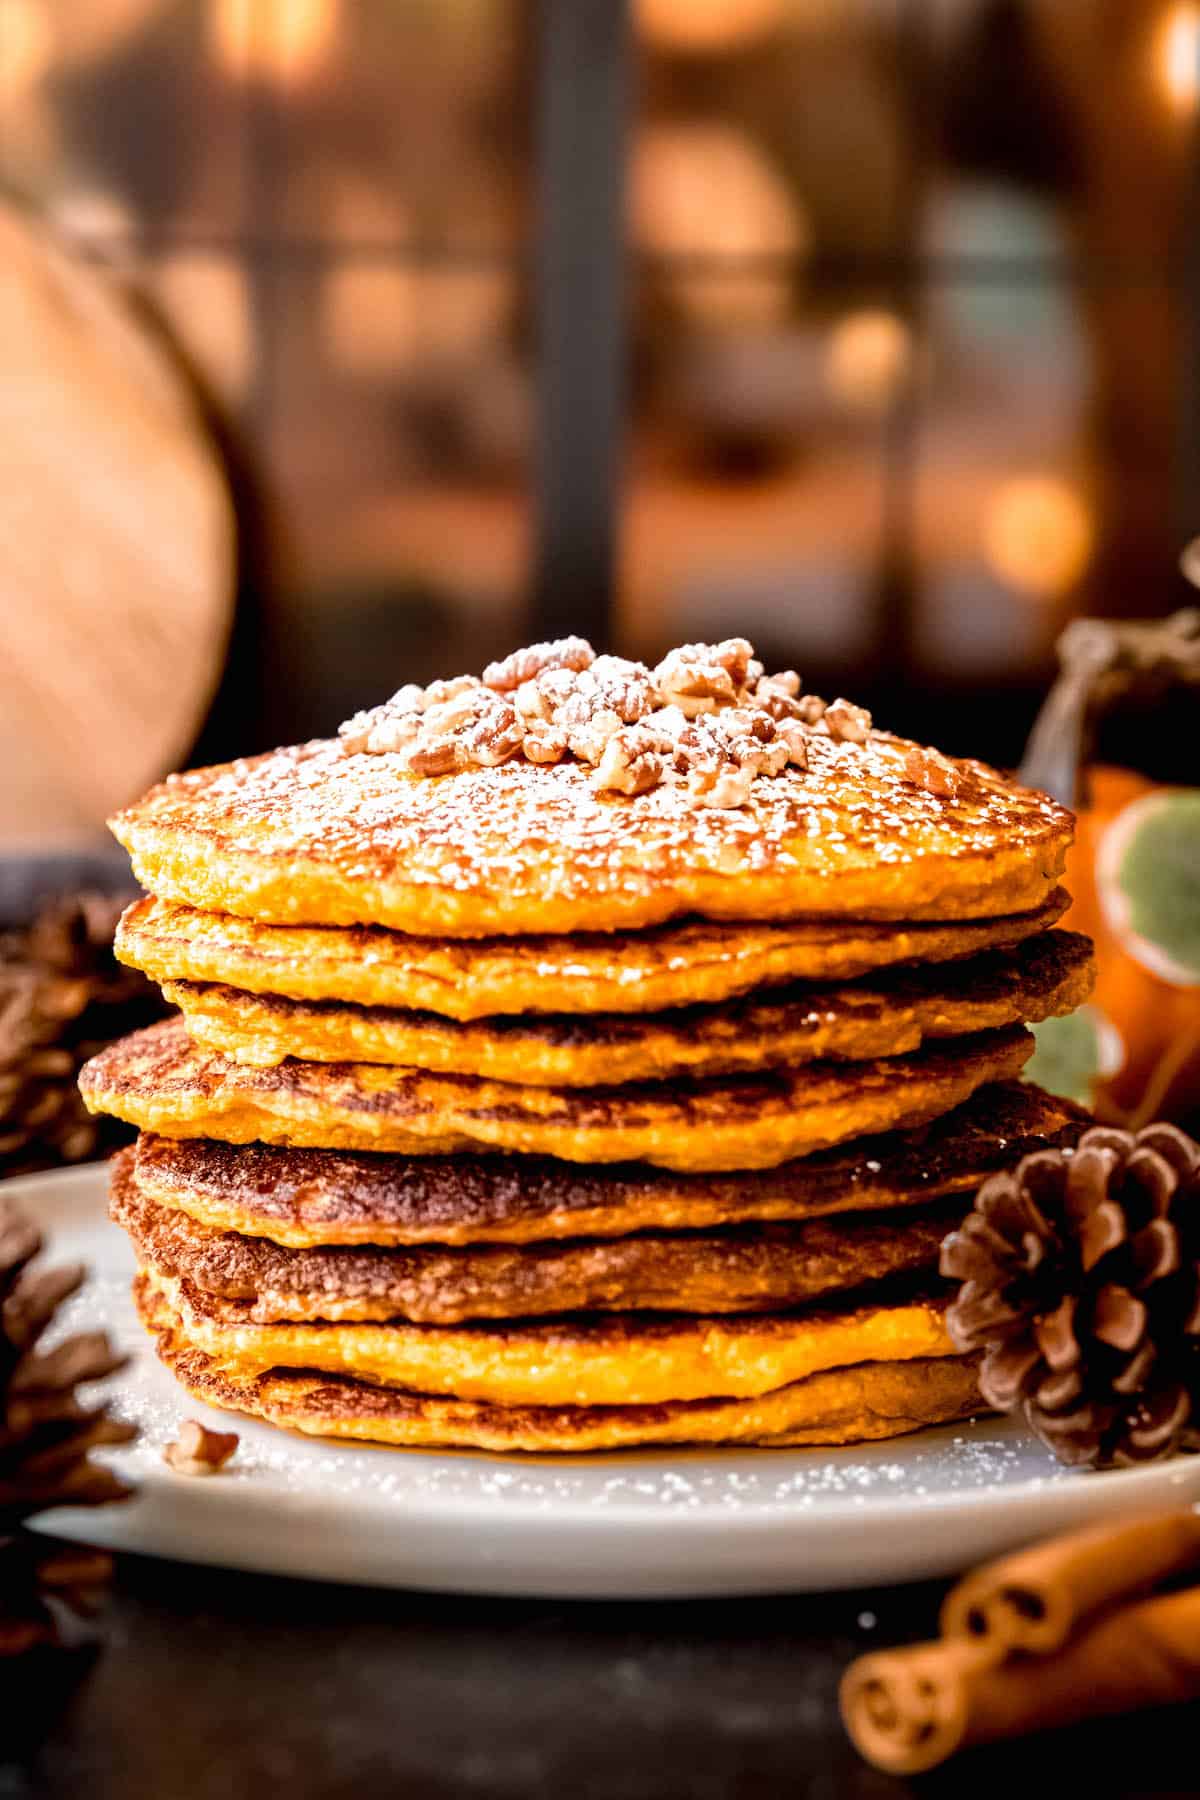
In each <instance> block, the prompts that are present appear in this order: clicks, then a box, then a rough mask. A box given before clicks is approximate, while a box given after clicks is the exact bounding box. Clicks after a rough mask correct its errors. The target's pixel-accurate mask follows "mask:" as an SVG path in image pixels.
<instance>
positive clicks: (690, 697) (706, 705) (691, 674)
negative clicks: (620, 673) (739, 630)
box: [654, 638, 750, 719]
mask: <svg viewBox="0 0 1200 1800" xmlns="http://www.w3.org/2000/svg"><path fill="white" fill-rule="evenodd" d="M743 648H744V650H745V655H744V656H742V655H741V651H742V649H743ZM749 660H750V646H749V644H747V643H746V640H745V638H730V639H729V640H728V641H727V643H725V644H681V645H680V646H679V648H678V650H672V651H670V652H669V653H668V654H667V655H666V656H664V657H663V660H662V661H661V662H660V663H659V665H658V667H657V668H656V669H655V671H654V681H655V685H656V686H657V687H658V690H659V692H660V693H661V695H662V697H663V699H664V701H665V702H666V703H667V705H669V706H677V707H678V708H679V710H680V711H681V712H682V713H685V714H686V715H687V717H688V718H689V719H693V718H696V717H697V716H698V715H699V714H700V713H710V712H716V710H717V708H718V707H719V706H732V705H733V703H734V701H735V700H736V699H737V697H738V696H737V690H738V687H739V686H740V679H739V680H738V681H735V680H734V675H735V673H736V674H737V675H738V676H739V677H740V678H744V676H745V673H746V665H747V664H748V662H749Z"/></svg>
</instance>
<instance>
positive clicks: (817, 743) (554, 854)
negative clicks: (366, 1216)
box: [118, 732, 1068, 895]
mask: <svg viewBox="0 0 1200 1800" xmlns="http://www.w3.org/2000/svg"><path fill="white" fill-rule="evenodd" d="M910 748H911V746H909V745H907V744H906V743H904V742H903V741H902V740H899V739H894V738H890V737H888V736H886V735H885V734H883V733H878V732H875V733H872V734H871V736H870V738H869V739H868V740H867V742H866V743H865V744H861V745H859V744H843V743H837V742H835V741H834V740H833V739H830V738H821V737H815V736H814V738H813V740H812V746H811V751H810V757H809V767H808V769H807V770H805V771H800V770H797V769H789V770H787V771H785V772H784V773H782V774H779V775H777V776H775V777H773V778H772V779H770V780H765V781H759V782H756V783H755V784H754V787H753V790H752V793H751V796H750V799H749V801H748V803H747V804H746V805H745V806H744V807H742V808H740V809H729V810H725V809H720V808H716V809H714V808H710V807H706V806H702V805H699V804H697V803H696V801H695V799H694V798H692V797H690V796H689V794H688V792H687V790H686V788H683V787H678V786H674V785H666V786H661V787H656V788H653V789H651V790H650V791H649V792H647V793H642V794H634V795H626V794H616V795H612V794H604V793H597V792H596V791H595V790H594V789H593V787H592V785H591V781H590V776H589V773H588V771H587V770H586V769H584V768H583V767H581V766H580V765H578V764H575V763H564V764H560V765H558V766H556V767H539V766H535V765H533V764H530V763H527V762H523V761H522V762H510V763H506V764H503V765H502V766H500V767H496V768H470V769H465V770H462V771H460V772H459V773H457V774H454V775H447V776H444V777H440V778H428V777H420V776H413V775H411V774H409V773H408V772H407V771H406V770H405V769H404V767H403V766H402V764H401V762H400V760H399V758H398V757H397V756H393V755H388V754H383V755H378V756H357V757H354V756H346V755H345V754H344V752H343V750H342V748H341V746H340V745H339V744H337V743H315V744H310V745H303V746H299V747H298V748H295V749H290V750H279V751H275V752H274V753H272V754H271V755H269V756H264V757H258V758H253V759H251V760H249V761H239V762H236V763H232V764H229V765H226V766H225V767H223V768H220V769H215V770H194V771H192V772H190V773H188V774H185V775H179V776H175V777H172V778H171V779H170V780H169V781H167V782H165V783H163V784H162V785H161V786H160V787H159V788H157V789H155V790H153V791H152V793H151V794H150V795H148V796H147V798H146V799H145V800H144V801H142V802H141V803H140V804H139V805H138V806H136V807H134V808H131V809H130V810H129V811H128V812H127V813H125V814H124V815H122V817H121V819H120V820H119V821H118V826H119V829H120V830H121V835H122V836H127V832H126V827H128V831H129V833H132V834H134V835H136V834H137V833H138V832H139V831H140V830H141V829H142V828H144V827H146V826H148V825H150V824H153V826H154V828H155V829H156V830H158V831H163V830H172V831H174V830H183V831H192V830H196V829H198V830H200V831H201V832H204V833H210V832H212V833H216V834H218V835H219V837H220V839H221V841H222V843H223V845H224V846H225V848H226V850H227V851H233V852H241V853H243V854H253V855H255V856H263V855H268V854H269V855H270V857H271V858H272V859H275V858H280V857H290V856H295V855H298V854H303V855H305V856H308V857H312V858H315V859H318V860H319V861H320V862H321V863H323V864H329V865H333V866H335V867H336V868H337V869H338V871H339V872H340V874H341V875H342V876H344V877H351V878H359V879H362V880H363V881H369V880H371V879H377V878H380V877H382V876H386V875H387V874H388V873H389V872H390V871H392V870H394V869H396V868H397V867H398V866H401V865H402V866H403V871H404V878H405V880H406V882H408V883H411V884H413V885H419V884H422V883H436V884H437V885H438V886H439V887H442V888H447V887H448V888H453V889H459V890H461V891H470V890H474V889H476V888H478V887H481V886H486V887H487V888H489V889H491V890H496V889H505V890H507V891H509V892H510V893H512V894H516V895H519V894H522V893H526V892H531V891H538V890H540V889H541V888H543V887H545V886H549V887H552V888H553V890H554V891H555V892H558V893H560V894H571V893H574V892H579V891H586V892H604V891H614V890H619V889H620V888H621V887H622V885H623V884H630V885H632V886H633V887H635V888H640V887H641V886H644V884H645V882H646V880H647V877H648V876H651V877H653V878H655V879H658V880H660V881H669V880H671V879H672V878H673V877H675V876H677V875H679V874H681V873H686V872H689V871H690V872H693V873H696V872H699V873H707V874H716V875H723V874H729V875H738V874H741V875H745V874H748V873H754V872H761V871H767V870H771V871H774V872H777V873H782V874H786V873H788V872H791V871H797V872H803V873H805V874H807V875H813V876H817V875H820V876H829V877H833V876H836V875H837V874H838V873H840V872H843V871H844V870H846V869H848V868H849V869H856V868H857V869H864V868H878V867H880V866H884V867H895V866H900V865H904V864H906V863H909V862H912V861H913V860H915V859H916V858H918V857H922V856H927V855H942V856H954V857H967V856H972V855H981V856H986V855H990V854H993V853H995V852H997V851H999V850H1001V849H1005V850H1009V851H1011V850H1014V849H1017V850H1020V849H1021V848H1023V847H1028V846H1032V845H1035V844H1044V843H1048V842H1050V841H1051V840H1052V839H1054V838H1055V837H1057V836H1060V835H1061V834H1062V833H1063V832H1064V831H1065V829H1066V826H1067V820H1068V815H1067V814H1066V813H1065V812H1064V811H1063V809H1062V808H1060V807H1058V806H1057V805H1056V804H1055V803H1054V802H1053V801H1051V800H1049V799H1047V798H1045V797H1044V796H1041V795H1035V794H1032V793H1030V792H1028V791H1027V790H1025V789H1021V788H1017V787H1014V786H1013V785H1012V784H1011V783H1010V782H1007V781H1006V780H1004V778H1003V777H1001V776H999V775H998V774H996V772H995V771H993V770H989V769H987V768H986V767H984V765H982V764H978V763H961V764H956V765H955V766H956V768H957V769H958V771H959V773H960V777H961V779H960V782H959V787H958V790H957V792H956V793H955V795H954V796H953V797H946V796H940V795H936V794H933V793H930V792H928V791H927V790H926V789H924V788H921V787H918V786H916V785H914V784H913V783H912V782H911V781H910V780H909V779H908V778H907V776H906V774H905V760H906V756H907V753H908V751H909V749H910Z"/></svg>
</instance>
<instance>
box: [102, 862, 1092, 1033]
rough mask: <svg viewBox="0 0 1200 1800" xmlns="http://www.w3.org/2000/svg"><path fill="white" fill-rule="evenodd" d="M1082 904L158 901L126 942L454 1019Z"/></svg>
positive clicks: (816, 968) (835, 975)
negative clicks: (311, 915)
mask: <svg viewBox="0 0 1200 1800" xmlns="http://www.w3.org/2000/svg"><path fill="white" fill-rule="evenodd" d="M1069 904H1070V897H1069V895H1068V894H1067V892H1066V890H1065V889H1064V888H1055V890H1054V892H1053V893H1052V894H1051V895H1050V897H1049V899H1048V900H1046V902H1045V903H1044V905H1042V906H1040V907H1038V908H1037V909H1036V910H1035V911H1033V912H1027V913H1016V914H1011V915H1009V916H1008V917H1005V918H999V919H971V920H965V921H963V922H961V923H959V924H949V925H946V924H938V923H933V924H925V925H902V924H886V925H879V924H874V925H873V924H864V923H862V922H861V921H858V920H844V921H843V920H836V921H835V920H828V919H808V920H802V921H798V922H795V923H791V924H774V925H770V924H768V925H763V924H729V925H718V924H714V923H712V922H710V921H709V920H706V919H689V920H688V921H687V922H686V923H684V924H682V925H662V926H658V927H652V928H651V929H649V930H647V931H639V932H619V933H608V934H605V933H593V934H590V935H589V934H577V935H576V936H573V937H570V936H568V937H547V936H540V937H526V938H495V937H493V938H477V939H460V940H445V939H437V938H420V937H408V936H405V935H403V934H402V933H401V932H398V931H387V930H384V929H383V928H382V927H381V926H373V925H356V926H307V925H292V926H288V925H259V924H256V923H255V921H254V920H253V919H239V918H235V917H233V916H232V915H231V914H228V913H207V912H200V911H199V910H198V909H197V908H195V907H192V906H178V905H175V904H173V903H172V902H171V901H168V900H159V899H156V898H155V897H154V896H152V895H151V896H148V897H146V898H144V899H141V900H136V901H135V902H134V903H133V905H132V906H130V907H128V908H127V909H126V912H125V915H124V917H123V918H122V920H121V922H120V925H119V926H118V927H117V936H116V944H115V949H116V953H117V955H118V956H119V957H120V959H121V961H122V962H125V963H129V964H131V965H132V966H133V967H134V968H135V969H141V970H142V971H143V972H144V973H145V974H147V975H149V976H150V977H151V979H152V980H154V981H160V982H164V981H193V982H217V983H220V984H221V985H222V986H224V987H232V988H238V989H240V990H241V991H243V992H245V993H254V994H280V995H283V996H285V997H288V998H290V999H293V1000H344V1001H348V1002H350V1003H351V1004H353V1005H357V1006H387V1007H405V1008H409V1009H415V1010H420V1011H425V1012H433V1013H440V1014H442V1015H444V1016H445V1017H447V1018H451V1019H479V1018H485V1017H488V1016H490V1015H493V1014H497V1013H527V1012H533V1013H540V1012H548V1013H580V1012H651V1011H655V1010H657V1009H660V1008H665V1007H676V1006H692V1005H700V1004H708V1005H712V1004H716V1003H717V1002H719V1001H722V1000H729V999H733V998H735V997H736V996H737V995H739V994H744V993H748V992H750V990H751V989H753V988H758V987H767V986H771V985H774V984H777V983H782V982H789V981H853V980H854V979H855V978H856V977H858V976H860V975H867V974H870V973H871V972H872V971H874V970H876V969H884V968H889V967H891V966H893V965H894V964H897V963H935V962H950V961H953V960H955V959H957V958H959V957H964V956H974V955H976V954H977V953H978V952H979V951H982V950H994V949H1007V948H1009V947H1010V946H1011V945H1013V944H1018V943H1020V942H1022V941H1023V940H1024V939H1025V938H1028V937H1032V936H1034V935H1035V934H1036V933H1038V932H1041V931H1047V930H1049V928H1050V927H1051V926H1052V925H1054V924H1056V923H1057V921H1058V920H1059V919H1060V918H1061V917H1062V915H1063V913H1064V912H1065V911H1066V909H1067V907H1068V905H1069Z"/></svg>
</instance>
